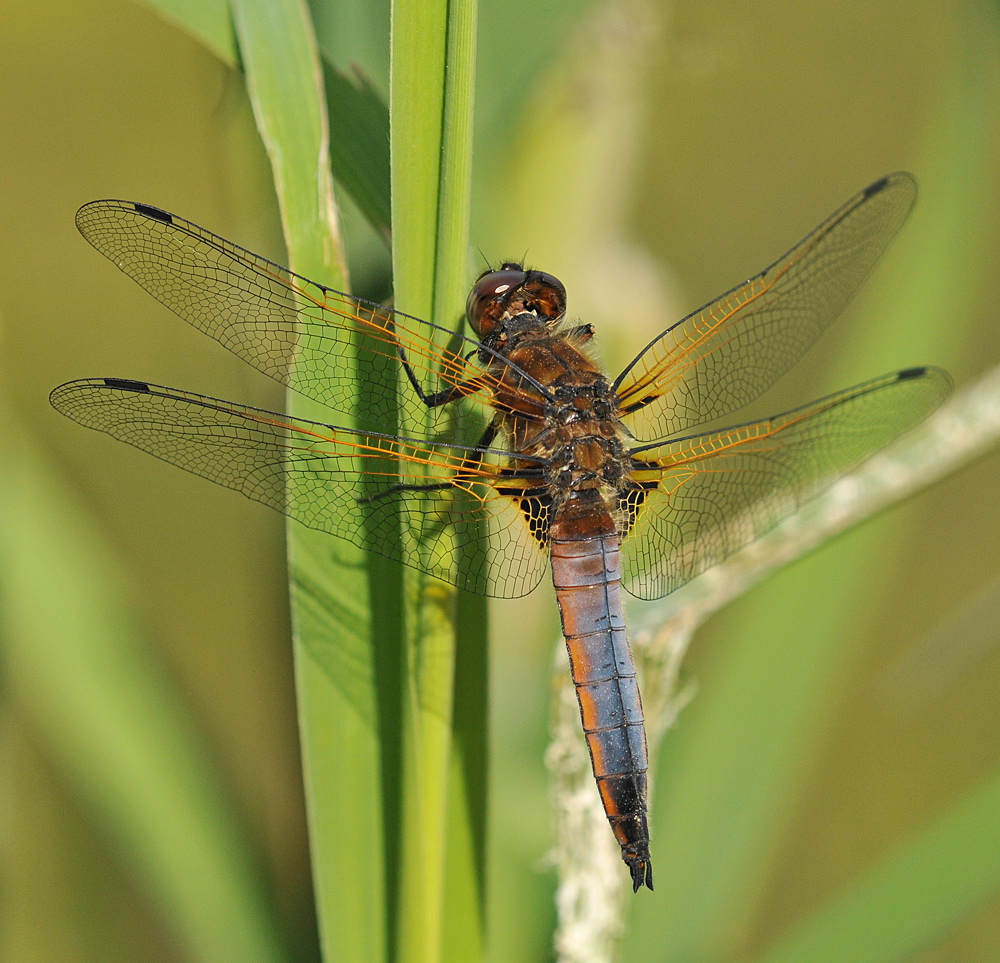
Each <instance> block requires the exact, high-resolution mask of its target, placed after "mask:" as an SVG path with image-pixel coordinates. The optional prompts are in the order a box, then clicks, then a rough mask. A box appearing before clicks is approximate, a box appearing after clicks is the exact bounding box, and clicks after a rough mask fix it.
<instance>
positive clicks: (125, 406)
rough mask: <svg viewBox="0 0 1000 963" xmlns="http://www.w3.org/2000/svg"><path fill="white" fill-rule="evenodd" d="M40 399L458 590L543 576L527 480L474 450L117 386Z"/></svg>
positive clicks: (483, 589) (502, 590) (500, 586)
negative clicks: (411, 487)
mask: <svg viewBox="0 0 1000 963" xmlns="http://www.w3.org/2000/svg"><path fill="white" fill-rule="evenodd" d="M50 400H51V402H52V404H53V406H54V407H55V408H56V409H57V410H58V411H60V412H62V413H63V414H64V415H67V416H68V417H70V418H72V419H73V420H74V421H77V422H79V423H80V424H82V425H85V426H87V427H88V428H96V429H98V430H100V431H104V432H107V433H108V434H109V435H112V436H113V437H114V438H117V439H119V440H120V441H124V442H127V443H128V444H130V445H133V446H135V447H136V448H141V449H142V450H143V451H147V452H149V453H150V454H152V455H156V456H157V457H158V458H162V459H163V460H164V461H168V462H170V463H171V464H174V465H177V466H179V467H180V468H184V469H186V470H187V471H190V472H193V473H194V474H196V475H201V476H202V477H203V478H207V479H209V480H210V481H213V482H216V483H217V484H219V485H224V486H225V487H226V488H232V489H234V490H235V491H238V492H242V493H243V494H244V495H246V496H247V497H248V498H252V499H254V500H255V501H258V502H261V503H263V504H264V505H268V506H270V507H271V508H274V509H276V510H277V511H279V512H282V513H284V514H286V515H289V516H291V517H292V518H294V519H296V520H297V521H299V522H301V523H302V524H304V525H306V526H308V527H309V528H315V529H319V530H320V531H324V532H329V533H330V534H331V535H336V536H339V537H340V538H345V539H347V540H348V541H350V542H353V543H354V544H355V545H358V546H360V547H362V548H364V549H367V550H368V551H373V552H376V553H378V554H380V555H385V556H387V557H388V558H393V559H396V560H398V561H400V562H403V563H404V564H406V565H410V566H413V567H414V568H418V569H420V570H422V571H424V572H427V573H428V574H429V575H432V576H434V577H436V578H440V579H443V580H444V581H446V582H450V583H452V584H454V585H458V586H459V587H460V588H464V589H467V590H469V591H472V592H477V593H479V594H483V595H495V596H500V597H503V598H514V597H516V596H519V595H523V594H525V593H526V592H530V591H531V589H532V588H534V587H535V585H537V583H538V581H539V579H540V578H541V577H542V574H543V573H544V571H545V568H546V564H547V559H548V556H547V552H546V544H545V535H544V534H542V536H541V537H540V536H539V535H538V534H535V535H533V534H532V532H531V530H530V527H529V522H528V520H527V518H526V511H528V510H530V508H531V500H532V496H531V495H530V489H531V486H532V485H533V484H534V483H533V482H531V481H525V480H524V479H521V478H518V477H517V475H516V473H512V472H511V470H510V469H505V468H504V467H502V466H501V465H500V464H498V463H494V464H491V463H490V461H489V460H485V461H480V460H479V458H478V457H477V453H476V452H475V451H474V450H472V449H467V448H461V447H458V446H452V445H446V444H436V443H432V442H425V441H411V440H405V439H401V438H394V437H391V436H388V435H378V434H373V433H365V432H358V431H351V430H347V429H343V428H338V427H336V426H332V425H324V424H320V423H317V422H311V421H305V420H302V419H297V418H291V417H289V416H288V415H283V414H277V413H275V412H271V411H264V410H261V409H258V408H250V407H246V406H244V405H238V404H233V403H232V402H228V401H222V400H220V399H217V398H208V397H205V396H202V395H196V394H191V393H189V392H185V391H179V390H177V389H174V388H165V387H162V386H159V385H151V384H146V383H143V382H138V381H125V380H120V379H115V378H108V379H88V380H81V381H71V382H69V383H67V384H64V385H61V386H60V387H58V388H56V389H55V390H54V391H53V392H52V394H51V396H50ZM487 459H492V460H493V461H494V462H502V461H504V460H505V459H503V458H502V457H501V456H500V455H499V453H493V454H488V455H487ZM401 485H402V486H406V485H415V486H422V490H410V491H406V490H400V486H401ZM498 488H499V489H500V490H498ZM501 491H503V492H507V494H502V493H501ZM521 493H526V494H521ZM512 496H514V497H512Z"/></svg>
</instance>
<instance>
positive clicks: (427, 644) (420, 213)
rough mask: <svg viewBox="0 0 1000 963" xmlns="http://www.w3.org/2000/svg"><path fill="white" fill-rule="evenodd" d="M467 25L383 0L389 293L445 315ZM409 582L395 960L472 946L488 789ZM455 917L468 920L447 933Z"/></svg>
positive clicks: (466, 642) (475, 629) (481, 711)
mask: <svg viewBox="0 0 1000 963" xmlns="http://www.w3.org/2000/svg"><path fill="white" fill-rule="evenodd" d="M475 27H476V5H475V3H474V2H472V0H459V2H451V3H449V2H447V0H435V2H430V3H428V2H422V0H396V2H394V3H393V7H392V46H391V58H390V63H391V77H390V123H391V154H392V219H393V224H392V249H393V250H392V253H393V277H394V284H395V292H396V304H397V306H398V307H400V308H401V309H402V310H404V311H407V312H408V313H411V314H415V315H417V316H419V317H423V318H427V319H430V320H432V321H434V322H435V323H438V324H441V325H443V326H445V327H451V326H452V325H453V324H454V321H455V320H456V318H458V317H460V316H461V310H462V306H463V303H464V297H465V285H466V282H467V249H468V221H469V204H470V184H471V137H472V105H473V91H474V74H475ZM428 426H429V418H428V419H427V421H425V423H423V424H420V425H413V426H407V425H404V428H408V427H409V428H413V429H415V430H423V431H426V430H427V428H428ZM404 537H411V536H410V535H409V534H408V533H404ZM406 582H407V585H406V599H407V604H408V609H407V647H408V652H407V654H408V658H407V678H406V690H405V693H404V707H405V708H404V720H405V727H404V768H403V800H404V806H403V848H402V853H401V857H402V880H401V888H400V894H399V900H400V903H399V943H398V947H399V959H400V960H404V961H409V960H413V961H417V960H420V961H436V960H438V959H440V958H441V956H442V949H443V947H444V946H447V947H448V956H449V958H452V959H458V958H466V959H475V958H478V956H479V953H480V946H481V920H482V910H481V906H482V897H481V892H480V891H479V888H480V886H479V884H480V883H481V880H482V876H483V874H482V862H481V854H482V836H481V835H480V836H479V839H478V840H477V839H476V838H475V836H476V827H479V832H480V833H481V831H482V828H483V824H484V819H483V818H482V815H481V813H482V807H483V806H484V805H485V793H484V792H483V791H482V788H481V786H477V784H476V783H474V782H470V781H469V780H468V778H465V779H463V780H462V781H461V782H460V783H458V785H455V784H454V781H453V780H450V778H449V777H450V776H451V777H454V778H456V779H457V778H458V777H459V776H466V774H467V773H468V772H469V770H470V768H471V767H472V766H474V765H483V764H484V763H485V760H483V759H479V758H472V756H471V754H470V751H471V752H475V751H478V749H480V748H482V747H483V746H484V745H485V706H483V705H481V704H475V705H474V704H473V702H474V701H475V700H476V697H477V696H480V697H481V694H482V693H483V692H484V691H485V682H484V681H483V680H484V677H485V659H484V658H482V659H476V658H475V657H473V656H470V658H469V662H468V663H467V665H468V666H469V672H468V673H463V675H462V676H461V677H458V678H461V681H462V689H461V691H459V692H458V693H457V698H458V700H459V701H460V703H462V705H461V707H460V712H459V715H460V716H461V718H462V719H463V722H464V723H465V725H464V727H463V733H462V741H461V742H459V743H454V744H453V741H452V726H453V716H452V712H453V708H454V704H455V689H454V687H455V680H456V678H457V676H456V672H455V645H456V633H455V625H454V619H455V611H456V604H457V602H456V596H455V592H454V591H453V590H450V589H446V588H444V587H443V586H441V585H440V584H439V583H431V582H430V581H429V580H428V579H426V578H425V577H423V576H421V575H419V574H417V573H412V574H411V573H407V580H406ZM462 607H463V608H469V607H471V608H472V609H473V611H474V613H475V619H471V620H470V621H469V622H468V624H467V627H466V631H463V633H462V635H463V637H462V644H463V646H466V647H468V648H469V649H470V650H473V649H475V650H479V651H483V650H484V649H485V616H484V610H483V609H482V608H481V607H479V608H478V609H476V607H475V605H474V604H473V603H469V602H467V601H465V602H463V606H462ZM470 676H472V678H470ZM476 679H478V680H479V681H480V682H481V684H478V685H477V684H476V681H475V680H476ZM466 700H468V701H466ZM456 753H457V754H458V758H457V759H456V756H455V754H456ZM450 782H452V784H451V785H449V783H450ZM477 810H478V811H479V812H478V813H477ZM446 853H448V855H449V857H450V859H447V858H446ZM477 854H478V855H477ZM477 863H478V865H477ZM446 866H447V868H448V876H449V879H450V880H451V881H452V883H453V885H452V886H451V887H450V894H451V896H452V898H451V899H449V901H448V905H449V912H448V927H449V939H447V940H444V939H443V932H444V926H445V918H444V894H445V886H446V881H445V877H446ZM463 896H464V899H463V900H462V901H461V902H459V899H460V898H461V897H463ZM470 921H472V923H471V925H470ZM459 924H461V925H463V926H464V927H465V930H464V932H462V934H461V937H458V938H455V937H457V934H458V931H457V930H456V929H455V927H456V926H457V925H459ZM452 934H454V936H453V935H452ZM470 934H472V937H471V938H470Z"/></svg>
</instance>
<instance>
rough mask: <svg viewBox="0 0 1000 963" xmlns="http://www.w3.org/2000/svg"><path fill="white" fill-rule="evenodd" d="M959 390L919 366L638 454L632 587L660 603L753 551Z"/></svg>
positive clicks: (628, 540) (627, 540)
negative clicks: (712, 569)
mask: <svg viewBox="0 0 1000 963" xmlns="http://www.w3.org/2000/svg"><path fill="white" fill-rule="evenodd" d="M950 389H951V380H950V378H949V377H948V375H947V374H946V373H945V372H943V371H941V370H939V369H937V368H912V369H910V370H908V371H901V372H898V373H895V374H891V375H886V376H884V377H882V378H878V379H876V380H875V381H869V382H866V383H865V384H862V385H858V386H856V387H854V388H849V389H848V390H846V391H842V392H840V393H838V394H835V395H830V397H828V398H823V399H822V400H820V401H814V402H813V403H812V404H809V405H806V406H805V407H803V408H797V409H795V410H794V411H789V412H786V413H785V414H782V415H777V416H775V417H774V418H767V419H765V420H763V421H757V422H753V423H752V424H747V425H740V426H737V427H734V428H726V429H724V430H722V431H715V432H711V433H709V434H704V435H698V436H694V437H690V438H682V439H680V440H678V441H674V442H670V443H666V444H662V445H650V446H647V447H645V448H640V449H636V450H635V451H634V452H633V458H634V460H635V464H636V468H635V470H634V472H633V478H634V480H635V483H636V485H637V486H638V487H636V488H634V489H632V490H631V491H628V492H625V493H623V495H622V499H621V501H622V508H623V513H624V517H625V526H626V528H627V531H626V534H625V537H624V540H623V544H622V552H623V562H624V564H623V582H624V584H625V586H626V588H627V589H628V591H629V592H631V593H632V594H633V595H637V596H639V597H640V598H644V599H656V598H661V597H662V596H664V595H667V594H669V593H670V592H673V591H674V590H675V589H677V588H679V587H680V586H681V585H683V584H684V583H685V582H687V581H689V580H690V579H692V578H694V577H695V576H696V575H698V574H699V573H700V572H703V571H704V570H705V569H707V568H709V567H710V566H712V565H714V564H716V563H717V562H721V561H722V560H723V559H724V558H726V557H728V556H729V555H732V554H733V553H734V552H735V551H737V550H738V549H740V548H742V547H743V546H745V545H748V544H749V543H750V542H752V541H754V539H756V538H757V537H759V536H760V535H762V534H763V533H764V532H766V531H768V530H769V529H771V528H773V527H774V526H775V525H776V524H777V523H778V522H779V521H780V520H781V519H782V518H784V517H785V516H786V515H790V514H791V513H792V512H793V511H794V510H795V509H796V508H798V506H799V505H801V504H802V503H803V502H804V501H805V500H806V499H808V498H810V497H812V496H813V495H816V494H817V493H819V492H820V491H822V490H823V489H824V488H826V487H827V486H828V485H830V484H831V483H832V482H833V481H834V480H835V479H837V478H839V477H840V476H841V475H844V474H846V473H847V472H849V471H851V470H852V469H853V468H855V467H856V466H857V465H859V464H860V463H861V462H863V461H864V460H865V459H866V458H868V457H869V456H870V455H872V454H874V453H875V452H876V451H878V450H879V449H880V448H883V447H885V446H886V445H887V444H889V442H891V441H892V440H893V439H894V438H896V437H898V436H899V435H901V434H902V433H903V432H905V431H906V430H907V429H909V428H912V427H913V426H914V425H916V424H918V423H919V422H920V421H922V420H923V419H924V418H925V417H926V416H927V415H928V414H930V413H931V412H932V411H933V410H934V409H935V408H936V407H937V406H938V405H939V404H940V403H941V401H942V400H943V399H944V398H945V397H946V396H947V394H948V392H949V391H950Z"/></svg>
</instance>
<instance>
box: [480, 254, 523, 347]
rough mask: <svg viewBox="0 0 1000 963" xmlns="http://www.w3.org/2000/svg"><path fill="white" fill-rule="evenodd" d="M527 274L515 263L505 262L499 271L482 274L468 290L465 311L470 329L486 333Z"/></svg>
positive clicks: (481, 335) (489, 330)
mask: <svg viewBox="0 0 1000 963" xmlns="http://www.w3.org/2000/svg"><path fill="white" fill-rule="evenodd" d="M526 277H527V275H526V274H525V273H524V271H523V270H522V269H521V267H520V265H517V264H505V265H504V266H503V268H502V269H501V270H499V271H488V272H487V273H486V274H484V275H482V276H481V277H480V278H479V280H478V281H476V283H475V284H474V285H473V287H472V290H471V291H470V292H469V300H468V301H467V302H466V305H465V313H466V316H467V317H468V319H469V324H470V325H472V330H473V331H475V332H476V334H478V335H479V336H480V337H485V336H486V335H488V334H489V333H490V332H491V331H492V330H493V328H494V327H496V323H497V321H499V320H500V317H501V316H502V315H503V312H504V310H505V308H506V302H507V300H508V298H509V296H510V295H511V294H513V293H514V292H515V291H516V290H517V289H518V288H519V287H520V286H521V285H522V284H524V280H525V278H526Z"/></svg>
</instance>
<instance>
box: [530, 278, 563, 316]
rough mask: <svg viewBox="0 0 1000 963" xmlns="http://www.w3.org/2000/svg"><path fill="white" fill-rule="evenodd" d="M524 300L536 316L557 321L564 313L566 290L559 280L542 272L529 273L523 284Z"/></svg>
mask: <svg viewBox="0 0 1000 963" xmlns="http://www.w3.org/2000/svg"><path fill="white" fill-rule="evenodd" d="M524 295H525V299H526V300H528V301H529V302H530V304H531V307H532V308H533V309H534V310H535V311H537V312H538V314H539V315H540V316H541V317H543V318H547V319H548V320H550V321H558V320H559V319H560V318H562V316H563V315H564V314H565V313H566V288H564V287H563V283H562V281H560V280H559V278H556V277H553V276H552V275H551V274H545V273H544V272H542V271H529V272H528V276H527V279H526V280H525V282H524Z"/></svg>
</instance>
